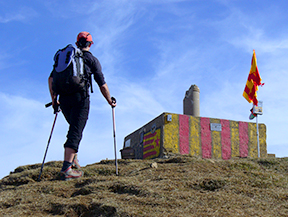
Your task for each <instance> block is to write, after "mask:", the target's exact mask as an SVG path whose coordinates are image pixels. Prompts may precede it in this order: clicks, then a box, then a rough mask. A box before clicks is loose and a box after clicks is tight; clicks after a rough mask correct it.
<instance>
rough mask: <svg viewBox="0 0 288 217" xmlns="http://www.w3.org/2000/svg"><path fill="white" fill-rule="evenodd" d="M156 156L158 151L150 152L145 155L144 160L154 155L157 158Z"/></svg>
mask: <svg viewBox="0 0 288 217" xmlns="http://www.w3.org/2000/svg"><path fill="white" fill-rule="evenodd" d="M156 154H157V152H156V151H151V152H148V153H146V154H144V155H143V159H146V158H147V157H149V156H151V155H153V156H155V157H156Z"/></svg>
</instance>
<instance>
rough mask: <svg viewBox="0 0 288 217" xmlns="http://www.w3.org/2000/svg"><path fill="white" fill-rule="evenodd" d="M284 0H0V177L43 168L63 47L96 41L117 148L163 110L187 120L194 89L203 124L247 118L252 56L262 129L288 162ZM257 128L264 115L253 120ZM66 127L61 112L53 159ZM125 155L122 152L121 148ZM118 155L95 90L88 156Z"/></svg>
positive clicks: (84, 152) (91, 159)
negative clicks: (84, 35)
mask: <svg viewBox="0 0 288 217" xmlns="http://www.w3.org/2000/svg"><path fill="white" fill-rule="evenodd" d="M287 4H288V2H286V1H280V0H275V1H270V0H262V1H256V0H249V1H248V0H247V1H246V0H239V1H238V0H187V1H185V0H154V1H151V0H133V1H132V0H98V1H95V0H91V1H89V0H87V1H85V2H81V1H76V0H75V1H74V0H70V1H56V0H50V1H40V0H38V1H37V0H29V1H14V0H11V1H0V28H1V33H0V40H1V42H2V43H1V46H0V71H1V80H0V141H1V143H0V144H1V149H2V150H1V152H0V163H1V165H4V166H2V169H1V172H0V178H1V177H4V176H6V175H8V174H9V172H10V171H13V170H14V169H15V168H16V167H18V166H21V165H27V164H35V163H41V162H42V160H43V155H44V151H45V148H46V145H47V140H48V137H49V134H50V131H51V127H52V123H53V119H54V116H53V114H52V110H51V109H45V108H44V104H45V103H47V102H49V101H50V96H49V92H48V87H47V83H48V81H47V79H48V76H49V74H50V72H51V69H52V65H53V56H54V54H55V52H56V51H57V50H58V49H59V48H62V47H64V46H66V45H67V44H69V43H72V44H74V42H75V40H76V36H77V34H78V33H79V32H80V31H89V32H90V33H91V34H92V37H93V40H94V45H93V46H92V48H91V51H92V53H93V54H94V55H95V56H96V57H97V58H98V59H99V60H100V62H101V64H102V68H103V72H104V75H105V79H106V82H107V83H108V86H109V88H110V92H111V94H112V95H113V96H115V97H116V99H117V102H118V106H117V108H116V109H115V115H116V136H117V152H118V151H119V150H120V149H121V148H122V146H123V140H124V137H125V136H126V135H128V134H129V133H131V132H133V131H134V130H136V129H138V128H139V127H141V126H143V125H144V124H146V123H147V122H149V121H150V120H152V119H153V118H155V117H156V116H158V115H160V114H161V113H163V112H172V113H178V114H182V113H183V104H182V103H183V98H184V96H185V91H186V90H188V89H189V87H190V86H191V85H193V84H196V85H197V86H198V87H199V88H200V115H201V116H202V117H213V118H223V119H229V120H236V121H249V119H248V116H249V110H250V109H251V107H252V105H251V104H249V103H248V102H247V101H246V100H245V99H244V98H243V97H242V93H243V90H244V87H245V84H246V80H247V77H248V74H249V70H250V63H251V58H252V53H253V49H255V51H256V56H257V63H258V69H259V72H260V75H261V77H262V81H263V82H264V83H265V85H264V86H263V87H260V88H259V91H258V99H259V100H262V101H263V110H264V114H263V115H262V116H260V117H259V122H260V123H265V124H266V126H267V145H268V152H269V153H275V154H276V156H277V157H286V156H288V148H287V145H288V144H287V143H288V142H287V139H286V133H287V128H286V127H287V122H288V118H287V117H286V112H285V111H286V109H287V107H288V106H287V101H288V100H287V98H288V96H287V89H288V88H287V82H288V77H287V68H288V52H287V51H288V29H287V23H288V15H287V6H288V5H287ZM253 121H254V120H253ZM67 128H68V125H67V123H66V122H65V120H64V118H63V116H62V114H60V115H59V117H58V119H57V122H56V126H55V129H54V133H53V136H52V140H51V143H50V146H49V150H48V154H47V158H46V162H48V161H52V160H62V159H63V143H64V141H65V139H66V137H65V136H66V133H67ZM118 153H119V154H118V158H120V152H118ZM106 158H108V159H113V158H114V146H113V133H112V112H111V108H110V106H109V105H108V104H107V103H106V101H105V100H104V98H103V97H102V95H101V94H100V92H99V91H98V88H97V85H96V83H94V93H93V94H92V95H91V110H90V116H89V120H88V123H87V126H86V128H85V131H84V138H83V140H82V142H81V145H80V150H79V160H80V164H81V165H83V166H85V165H87V164H93V163H95V162H99V161H100V160H102V159H106Z"/></svg>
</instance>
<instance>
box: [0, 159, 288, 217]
mask: <svg viewBox="0 0 288 217" xmlns="http://www.w3.org/2000/svg"><path fill="white" fill-rule="evenodd" d="M118 164H119V176H116V175H115V162H114V161H112V160H104V161H101V162H99V163H95V164H92V165H87V166H86V167H83V168H82V169H83V171H84V173H85V176H84V177H83V178H81V179H78V180H71V181H66V182H65V181H61V180H59V176H58V174H59V171H60V169H61V166H62V162H60V161H58V162H48V163H46V164H45V166H44V169H43V173H42V177H41V181H40V182H38V181H37V179H38V175H39V172H40V167H41V164H35V165H27V166H21V167H18V168H16V169H15V170H14V172H12V173H11V174H10V175H9V176H7V177H4V178H3V179H2V180H0V198H1V199H0V208H1V209H0V216H71V217H72V216H89V217H90V216H125V217H128V216H149V217H150V216H151V217H153V216H163V217H164V216H165V217H166V216H171V217H172V216H177V217H178V216H183V217H186V216H233V217H234V216H288V188H287V187H288V186H287V183H288V182H287V181H288V180H287V177H288V176H287V175H288V159H287V158H266V159H249V158H247V159H231V160H228V161H223V160H216V159H212V160H211V159H210V160H209V159H201V158H196V157H191V156H187V155H186V156H179V155H174V156H170V157H169V158H168V159H154V160H119V161H118Z"/></svg>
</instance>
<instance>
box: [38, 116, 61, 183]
mask: <svg viewBox="0 0 288 217" xmlns="http://www.w3.org/2000/svg"><path fill="white" fill-rule="evenodd" d="M57 115H58V112H56V114H55V118H54V122H53V125H52V129H51V133H50V136H49V139H48V144H47V147H46V151H45V154H44V158H43V162H42V166H41V170H40V173H39V177H38V181H40V178H41V174H42V170H43V167H44V162H45V158H46V155H47V151H48V147H49V144H50V140H51V137H52V133H53V129H54V126H55V123H56V118H57Z"/></svg>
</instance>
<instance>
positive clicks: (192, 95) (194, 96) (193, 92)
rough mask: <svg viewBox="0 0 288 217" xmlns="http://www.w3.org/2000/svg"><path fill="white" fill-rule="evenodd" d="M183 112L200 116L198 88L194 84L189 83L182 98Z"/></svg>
mask: <svg viewBox="0 0 288 217" xmlns="http://www.w3.org/2000/svg"><path fill="white" fill-rule="evenodd" d="M183 114H184V115H192V116H196V117H199V116H200V89H199V88H198V87H197V85H196V84H194V85H191V87H190V88H189V90H187V91H186V94H185V97H184V99H183Z"/></svg>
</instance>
